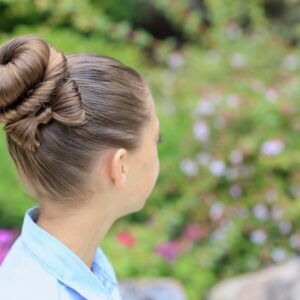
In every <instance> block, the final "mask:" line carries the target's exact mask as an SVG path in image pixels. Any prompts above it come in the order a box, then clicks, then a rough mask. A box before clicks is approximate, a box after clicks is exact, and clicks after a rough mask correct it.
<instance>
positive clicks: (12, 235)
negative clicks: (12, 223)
mask: <svg viewBox="0 0 300 300" xmlns="http://www.w3.org/2000/svg"><path fill="white" fill-rule="evenodd" d="M16 236H17V234H16V231H15V230H10V229H4V228H0V264H1V263H2V261H3V260H4V258H5V256H6V255H7V253H8V251H9V250H10V248H11V246H12V244H13V243H14V241H15V239H16Z"/></svg>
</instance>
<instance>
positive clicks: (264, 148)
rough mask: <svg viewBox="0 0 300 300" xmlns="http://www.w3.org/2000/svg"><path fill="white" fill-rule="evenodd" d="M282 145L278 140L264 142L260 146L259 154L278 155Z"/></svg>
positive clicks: (282, 148)
mask: <svg viewBox="0 0 300 300" xmlns="http://www.w3.org/2000/svg"><path fill="white" fill-rule="evenodd" d="M284 147H285V145H284V143H283V141H282V140H280V139H272V140H268V141H265V142H264V143H263V144H262V145H261V152H262V153H263V154H265V155H268V156H273V155H278V154H280V153H281V152H282V151H283V150H284Z"/></svg>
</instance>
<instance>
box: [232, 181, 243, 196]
mask: <svg viewBox="0 0 300 300" xmlns="http://www.w3.org/2000/svg"><path fill="white" fill-rule="evenodd" d="M229 193H230V196H231V197H232V198H234V199H236V198H239V197H241V196H242V194H243V188H242V187H241V186H240V185H239V184H238V183H235V184H232V185H231V186H230V187H229Z"/></svg>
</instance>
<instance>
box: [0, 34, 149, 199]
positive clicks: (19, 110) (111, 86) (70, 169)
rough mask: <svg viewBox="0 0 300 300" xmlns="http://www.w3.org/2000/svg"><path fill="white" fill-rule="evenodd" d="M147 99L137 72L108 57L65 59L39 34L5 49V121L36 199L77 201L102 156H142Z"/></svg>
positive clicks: (1, 101) (0, 66)
mask: <svg viewBox="0 0 300 300" xmlns="http://www.w3.org/2000/svg"><path fill="white" fill-rule="evenodd" d="M148 95H149V87H148V85H147V83H146V82H145V81H144V80H143V78H142V77H141V76H140V75H139V74H138V73H137V72H136V71H135V70H134V69H132V68H130V67H129V66H126V65H124V64H123V63H121V62H120V61H118V60H116V59H113V58H111V57H108V56H105V55H100V54H96V53H76V54H69V55H64V54H63V53H62V52H61V51H58V50H56V49H55V48H54V47H53V46H51V45H49V44H48V43H47V42H46V41H44V40H43V39H41V38H39V37H37V36H35V35H25V36H19V37H16V38H14V39H12V40H9V41H7V42H6V43H4V44H3V45H1V46H0V121H1V122H2V123H4V124H5V125H4V130H5V132H6V139H7V145H8V150H9V153H10V155H11V157H12V159H13V161H14V163H15V166H16V168H17V171H18V174H19V176H20V179H21V182H22V183H23V184H24V186H25V188H26V190H27V192H28V193H29V194H30V195H31V196H32V197H35V198H46V199H51V200H53V201H55V200H56V199H61V198H63V199H78V198H80V197H81V195H85V192H87V191H86V190H85V188H86V186H87V185H86V183H87V181H88V179H89V174H90V171H91V168H92V166H93V163H94V162H95V159H97V157H99V155H100V156H101V151H103V150H105V149H109V148H111V147H113V148H119V147H122V148H125V149H127V150H128V151H131V152H134V151H136V150H137V149H138V148H139V146H140V143H141V134H142V128H143V127H144V126H145V125H146V123H147V122H148V121H150V118H151V116H150V112H149V110H148V108H147V105H146V101H145V97H148Z"/></svg>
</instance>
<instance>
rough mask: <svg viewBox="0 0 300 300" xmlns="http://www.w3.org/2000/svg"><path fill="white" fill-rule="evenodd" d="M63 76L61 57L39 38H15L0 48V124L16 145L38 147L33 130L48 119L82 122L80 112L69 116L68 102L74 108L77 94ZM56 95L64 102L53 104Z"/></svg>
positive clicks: (81, 113) (33, 149)
mask: <svg viewBox="0 0 300 300" xmlns="http://www.w3.org/2000/svg"><path fill="white" fill-rule="evenodd" d="M66 76H67V60H66V57H65V56H64V54H63V53H62V52H60V51H57V50H56V49H55V48H53V47H52V46H50V45H49V44H48V43H47V42H45V41H44V40H42V39H40V38H39V37H36V36H34V35H26V36H21V37H16V38H14V39H11V40H9V41H7V42H6V43H4V44H3V45H2V46H0V121H1V122H3V123H6V125H5V127H4V129H5V130H6V132H7V133H8V134H9V136H10V137H11V138H12V139H13V140H14V141H15V142H16V143H17V144H19V145H20V146H24V147H26V148H28V149H29V150H31V151H35V150H36V148H37V147H38V146H39V145H40V142H39V134H38V132H36V131H37V127H38V125H39V124H40V123H43V124H46V123H47V122H48V121H50V119H51V117H52V116H53V118H55V119H57V120H59V121H61V122H62V123H64V124H68V125H78V122H80V123H82V122H83V111H80V113H79V111H78V110H77V114H75V116H74V114H72V111H74V101H73V103H71V101H70V99H72V100H74V99H76V101H77V106H78V104H79V102H80V95H79V93H78V88H77V85H76V83H75V82H74V81H72V80H67V79H66ZM57 94H60V96H59V98H60V100H63V99H66V100H65V101H66V102H65V103H63V104H62V103H61V101H56V102H60V103H61V104H60V105H59V103H56V102H55V101H54V100H55V97H56V95H57ZM68 100H69V102H68ZM72 106H73V109H72ZM41 110H42V112H41ZM75 110H76V109H75ZM43 111H44V113H43ZM66 112H68V113H69V115H68V114H66ZM76 118H77V121H75V119H76ZM78 118H79V119H78Z"/></svg>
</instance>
